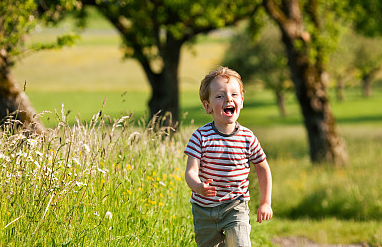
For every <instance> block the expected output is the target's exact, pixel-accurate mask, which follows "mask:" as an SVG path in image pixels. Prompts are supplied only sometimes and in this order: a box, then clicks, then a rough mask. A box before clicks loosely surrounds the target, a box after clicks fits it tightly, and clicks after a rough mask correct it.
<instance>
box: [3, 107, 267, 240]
mask: <svg viewBox="0 0 382 247" xmlns="http://www.w3.org/2000/svg"><path fill="white" fill-rule="evenodd" d="M55 115H56V118H57V121H58V125H57V126H56V127H55V128H52V129H47V130H46V132H45V133H44V134H43V135H33V134H28V133H26V132H25V133H23V132H21V133H17V134H13V129H12V125H8V128H5V130H4V131H3V132H1V134H0V143H1V145H0V169H1V170H0V178H1V179H0V183H1V184H0V186H1V187H0V219H1V220H0V229H1V231H0V246H193V245H195V243H194V235H193V224H192V213H191V207H190V204H189V197H190V190H189V188H188V187H187V185H186V183H185V181H184V179H183V173H184V168H185V155H184V154H183V149H184V146H185V143H186V141H188V138H189V137H190V134H191V131H192V130H191V129H189V130H187V129H186V130H183V131H182V132H180V133H177V134H176V135H170V134H169V131H170V130H169V129H158V125H156V122H155V121H152V122H150V123H149V124H148V125H145V124H144V122H143V121H142V122H140V127H137V124H133V123H132V120H131V116H124V117H122V118H120V119H116V120H111V119H110V117H108V116H103V115H102V114H101V112H99V113H98V114H96V115H94V116H93V118H92V119H91V121H90V122H89V123H87V124H82V123H81V121H79V120H78V121H77V123H76V124H75V125H69V124H68V122H67V114H66V112H65V110H64V108H63V107H62V110H61V113H60V114H59V113H57V112H56V114H55ZM138 125H139V124H138ZM6 127H7V126H6ZM154 129H155V131H154ZM254 214H255V213H254ZM253 217H254V216H253ZM254 229H257V230H256V232H255V234H254V236H253V241H254V246H266V245H268V246H269V245H270V241H269V237H268V236H267V235H266V234H265V233H264V229H262V228H259V227H257V226H255V227H254Z"/></svg>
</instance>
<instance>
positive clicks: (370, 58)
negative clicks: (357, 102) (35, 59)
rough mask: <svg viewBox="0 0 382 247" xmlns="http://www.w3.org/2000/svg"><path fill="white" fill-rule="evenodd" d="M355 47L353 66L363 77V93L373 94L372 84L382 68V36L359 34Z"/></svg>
mask: <svg viewBox="0 0 382 247" xmlns="http://www.w3.org/2000/svg"><path fill="white" fill-rule="evenodd" d="M356 41H357V42H356V45H355V48H354V53H355V58H354V60H353V63H352V64H353V66H354V68H356V69H357V71H358V76H359V78H360V79H361V85H362V89H363V95H364V96H365V97H366V98H367V97H369V96H370V94H371V85H372V82H373V81H374V79H375V77H376V75H377V73H378V72H379V71H380V70H381V68H382V49H381V38H370V37H364V36H359V37H358V39H357V40H356Z"/></svg>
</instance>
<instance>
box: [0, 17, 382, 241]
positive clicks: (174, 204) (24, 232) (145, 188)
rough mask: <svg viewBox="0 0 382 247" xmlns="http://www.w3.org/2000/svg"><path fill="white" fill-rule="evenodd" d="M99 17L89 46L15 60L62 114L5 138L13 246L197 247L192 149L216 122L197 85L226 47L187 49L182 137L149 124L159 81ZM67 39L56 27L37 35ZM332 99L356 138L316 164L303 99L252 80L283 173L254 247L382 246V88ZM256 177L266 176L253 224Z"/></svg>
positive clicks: (349, 135) (248, 113)
mask: <svg viewBox="0 0 382 247" xmlns="http://www.w3.org/2000/svg"><path fill="white" fill-rule="evenodd" d="M96 20H97V22H95V23H94V22H92V23H91V25H90V30H87V31H85V32H84V34H83V38H82V39H81V41H80V42H79V44H78V45H77V46H75V47H73V48H65V49H63V50H60V51H45V52H41V53H36V54H33V55H31V56H29V57H26V58H25V59H23V60H22V61H20V62H19V63H18V64H17V66H16V67H15V70H14V76H15V77H16V78H17V80H19V81H20V82H23V81H25V80H26V81H27V94H28V96H29V97H30V99H31V101H32V103H33V105H34V107H35V108H36V110H37V111H39V112H40V111H51V112H52V113H46V114H45V115H44V117H43V122H44V123H45V125H46V126H48V127H50V129H49V130H48V134H47V136H46V137H44V138H43V137H41V136H24V135H10V134H9V132H7V131H4V132H3V133H2V134H1V140H0V143H1V149H0V169H1V173H0V174H1V175H0V176H1V180H0V183H1V193H0V200H1V203H0V219H1V220H0V228H1V231H0V246H127V245H128V246H193V245H194V243H193V227H192V215H191V211H190V210H191V209H190V205H189V203H188V201H189V196H190V194H189V189H188V188H187V185H186V183H185V181H184V179H183V172H184V169H185V157H184V155H183V153H182V152H183V149H184V146H185V145H186V142H187V141H188V138H189V136H190V135H191V133H192V131H193V130H194V129H195V128H196V127H198V126H200V125H201V124H203V123H206V122H207V121H210V117H209V116H206V115H205V113H204V111H203V109H202V107H201V105H200V102H199V99H198V93H197V88H198V86H199V81H200V80H201V79H202V78H203V76H204V75H205V74H206V73H207V72H208V71H210V70H211V69H213V68H214V67H216V65H217V64H218V63H219V61H220V58H221V56H222V52H223V51H224V49H225V47H226V43H224V42H221V41H219V42H207V41H204V42H200V43H198V44H197V45H196V46H195V47H194V48H192V49H190V48H184V50H183V52H182V60H181V69H180V80H181V98H180V100H181V111H182V114H181V115H182V119H181V121H182V129H181V132H180V133H178V134H177V135H175V136H174V137H169V136H166V135H160V134H158V133H152V132H151V131H150V126H141V127H137V125H138V124H136V122H137V121H139V120H140V119H141V118H144V117H145V115H146V112H147V108H146V104H147V101H148V99H149V97H150V92H149V87H148V83H147V82H146V80H145V76H144V74H143V72H142V70H141V69H140V67H139V65H138V64H137V63H136V62H134V61H132V60H125V61H123V60H121V57H122V53H121V52H120V50H119V48H118V45H119V40H118V35H117V34H116V33H115V32H113V31H112V30H110V26H108V25H107V23H105V22H102V21H99V20H98V19H96ZM63 27H65V25H63ZM56 33H57V31H53V30H44V31H42V32H41V33H39V34H38V35H36V36H34V37H31V41H30V42H35V41H41V40H43V41H46V40H49V39H51V38H52V37H53V36H54V35H55V34H56ZM212 39H213V38H212ZM95 40H96V41H95ZM194 53H195V54H196V55H194ZM331 98H332V110H333V112H334V114H335V116H336V119H337V123H338V129H339V131H340V133H341V135H342V136H343V137H344V138H345V139H346V141H347V145H348V152H349V156H350V163H349V166H348V167H345V168H333V167H330V166H325V165H323V166H312V165H311V164H310V162H309V157H308V147H307V140H306V133H305V130H304V128H303V126H302V118H301V115H300V110H299V107H298V105H297V104H296V101H295V97H294V95H293V94H289V95H287V100H286V108H287V112H288V115H287V117H286V118H281V117H280V116H279V113H278V110H277V107H276V104H275V101H274V97H273V95H272V94H271V92H269V91H265V90H262V89H259V88H257V87H255V86H250V85H247V86H246V95H245V103H244V109H243V111H242V114H241V116H240V119H239V121H240V123H241V124H242V125H244V126H247V127H249V128H251V129H252V130H253V131H254V132H255V134H256V135H257V136H258V138H259V139H260V141H261V143H262V146H263V148H264V149H265V152H266V153H267V155H268V161H269V163H270V166H271V169H272V174H273V179H274V188H273V202H272V205H273V209H274V213H275V217H274V219H273V220H271V221H269V222H266V223H264V224H261V225H258V224H255V223H253V224H252V226H253V228H252V236H251V237H252V241H253V246H271V245H272V244H271V238H272V237H274V236H306V237H308V238H310V239H312V240H314V241H316V242H319V243H341V244H347V243H362V242H365V243H368V244H369V245H371V246H380V245H382V226H381V225H382V224H381V218H382V199H381V198H382V185H381V183H380V175H379V171H380V170H381V168H382V167H381V166H382V153H381V152H380V150H381V149H382V142H381V139H382V108H381V105H382V90H381V86H380V85H379V84H377V85H375V88H374V91H373V95H372V97H370V98H368V99H365V98H363V97H362V96H361V90H360V89H359V88H356V87H355V88H348V89H346V92H345V101H344V102H337V101H336V100H335V99H334V93H332V92H331ZM105 99H106V101H105ZM104 102H106V103H104ZM62 104H63V105H64V110H61V109H62ZM100 110H102V114H103V115H102V116H99V117H98V118H97V117H94V114H96V113H97V112H99V111H100ZM55 111H56V112H57V114H55ZM130 113H133V116H132V118H122V119H121V117H122V116H126V115H129V114H130ZM109 116H110V117H109ZM76 118H77V119H79V120H80V122H79V123H77V120H76ZM92 118H93V120H92V121H91V119H92ZM113 119H116V120H115V121H114V120H113ZM82 121H86V122H87V124H82V123H83V122H82ZM108 122H111V124H108V126H106V123H108ZM113 123H114V125H113ZM113 126H114V127H113ZM256 183H257V182H256V178H255V176H254V174H253V173H252V174H251V198H252V200H251V201H250V206H251V209H252V219H251V221H252V222H256V220H255V218H254V217H255V211H256V205H257V203H258V187H257V186H256V185H257V184H256Z"/></svg>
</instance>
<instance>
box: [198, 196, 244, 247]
mask: <svg viewBox="0 0 382 247" xmlns="http://www.w3.org/2000/svg"><path fill="white" fill-rule="evenodd" d="M192 214H193V216H194V230H195V241H196V243H197V245H198V247H213V246H219V247H222V246H227V247H236V246H241V247H244V246H246V247H247V246H251V241H250V238H249V234H250V232H251V225H250V222H249V207H248V201H241V200H235V201H233V202H230V203H224V204H222V205H219V206H216V207H201V206H199V205H197V204H195V203H192Z"/></svg>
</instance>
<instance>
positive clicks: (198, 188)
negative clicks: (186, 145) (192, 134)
mask: <svg viewBox="0 0 382 247" xmlns="http://www.w3.org/2000/svg"><path fill="white" fill-rule="evenodd" d="M199 165H200V161H199V160H198V159H195V158H193V157H191V156H188V159H187V168H186V172H185V174H184V177H185V179H186V182H187V184H188V186H189V187H190V188H191V190H193V191H195V192H197V193H199V194H201V195H204V196H216V187H214V186H210V185H209V184H210V183H211V182H212V181H213V180H212V179H208V180H206V181H205V182H204V183H203V182H202V181H200V178H199Z"/></svg>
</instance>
